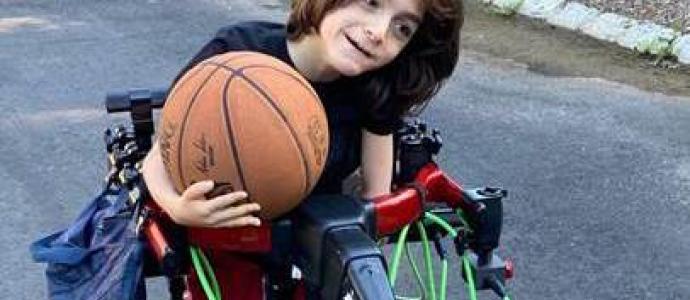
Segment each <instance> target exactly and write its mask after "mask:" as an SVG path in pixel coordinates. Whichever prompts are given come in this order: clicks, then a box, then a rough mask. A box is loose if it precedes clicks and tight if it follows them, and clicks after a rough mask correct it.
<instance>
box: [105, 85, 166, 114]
mask: <svg viewBox="0 0 690 300" xmlns="http://www.w3.org/2000/svg"><path fill="white" fill-rule="evenodd" d="M167 95H168V91H167V89H165V88H157V89H131V90H128V91H126V92H122V91H120V92H111V93H108V94H107V95H106V97H105V109H106V110H107V111H108V113H118V112H129V111H132V108H133V107H134V106H136V105H137V103H140V102H148V103H150V105H151V108H161V107H163V104H165V98H166V97H167Z"/></svg>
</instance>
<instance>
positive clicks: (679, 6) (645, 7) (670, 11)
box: [570, 0, 690, 33]
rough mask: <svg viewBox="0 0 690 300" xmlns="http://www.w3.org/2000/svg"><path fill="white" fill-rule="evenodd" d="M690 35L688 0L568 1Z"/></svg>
mask: <svg viewBox="0 0 690 300" xmlns="http://www.w3.org/2000/svg"><path fill="white" fill-rule="evenodd" d="M570 1H571V2H579V3H582V4H585V5H587V6H590V7H596V8H597V9H599V10H600V11H603V12H613V13H618V14H621V15H625V16H628V17H633V18H635V19H637V20H649V21H652V22H654V23H657V24H659V25H664V26H668V27H670V28H673V29H675V30H677V31H680V32H682V33H690V0H570Z"/></svg>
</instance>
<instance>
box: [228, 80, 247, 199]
mask: <svg viewBox="0 0 690 300" xmlns="http://www.w3.org/2000/svg"><path fill="white" fill-rule="evenodd" d="M235 76H236V74H235V73H232V74H230V77H229V78H228V80H227V81H226V82H225V87H223V100H222V101H223V102H222V108H223V119H224V120H225V129H226V130H227V131H228V135H229V136H230V137H231V138H230V139H226V140H230V147H232V156H233V158H234V159H235V167H236V168H237V173H238V175H239V176H240V183H241V184H242V188H241V189H242V190H246V189H247V182H246V180H245V178H244V170H243V169H242V162H241V161H240V158H239V154H238V152H239V147H238V146H237V142H236V140H235V133H234V131H233V130H232V121H231V120H230V111H229V109H228V98H227V97H228V88H229V87H230V82H231V81H232V79H233V78H235ZM247 201H250V202H252V200H251V195H249V196H248V197H247Z"/></svg>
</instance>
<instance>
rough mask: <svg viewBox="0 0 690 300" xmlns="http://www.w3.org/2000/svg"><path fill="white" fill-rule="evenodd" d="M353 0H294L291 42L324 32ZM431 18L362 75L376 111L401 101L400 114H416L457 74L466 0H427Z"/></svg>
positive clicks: (397, 106)
mask: <svg viewBox="0 0 690 300" xmlns="http://www.w3.org/2000/svg"><path fill="white" fill-rule="evenodd" d="M352 1H353V0H293V1H292V5H291V8H292V10H291V12H290V16H289V19H288V24H287V31H288V39H290V40H297V39H299V38H300V37H301V36H302V35H304V34H311V33H313V32H315V31H316V30H317V29H318V26H319V24H321V21H322V20H323V18H324V16H325V15H326V14H327V13H328V12H330V11H331V10H333V9H336V8H339V7H342V6H344V5H347V4H349V3H350V2H352ZM421 1H424V5H425V8H426V9H425V14H424V17H423V20H422V24H420V26H419V28H418V29H417V31H416V32H415V34H414V36H413V37H412V40H410V42H409V43H408V45H406V46H405V48H404V49H403V50H402V52H401V53H400V54H398V56H397V57H396V58H395V59H394V60H393V61H392V62H391V63H389V64H388V65H386V66H384V67H382V68H380V69H377V70H373V71H371V72H368V73H366V74H363V76H358V79H357V81H359V83H360V84H359V85H357V86H361V87H362V89H363V90H362V92H364V93H366V94H367V95H369V98H370V99H372V97H373V99H374V100H373V103H371V104H372V105H370V106H369V109H370V110H371V112H373V113H376V110H378V109H379V108H381V107H382V106H384V104H385V101H386V100H387V99H391V100H390V101H395V102H394V103H393V104H394V105H393V107H394V108H393V109H394V111H395V113H396V114H398V115H399V116H400V115H403V114H407V113H410V114H416V113H419V112H420V111H421V109H423V108H424V106H425V105H426V103H427V102H428V100H429V99H431V97H433V96H434V95H435V94H436V92H437V91H438V90H439V89H440V87H441V85H442V84H443V82H444V81H445V79H447V78H448V77H450V75H451V74H452V73H453V69H454V68H455V65H456V64H457V62H458V56H459V52H460V29H461V28H462V24H463V21H464V19H463V4H462V0H421Z"/></svg>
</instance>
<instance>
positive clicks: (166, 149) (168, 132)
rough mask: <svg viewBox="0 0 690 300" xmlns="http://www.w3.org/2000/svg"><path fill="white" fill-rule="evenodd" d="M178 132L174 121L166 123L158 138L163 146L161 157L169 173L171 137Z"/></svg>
mask: <svg viewBox="0 0 690 300" xmlns="http://www.w3.org/2000/svg"><path fill="white" fill-rule="evenodd" d="M176 132H177V124H175V123H173V122H169V123H166V124H165V126H164V127H163V130H162V133H161V135H160V138H159V140H158V143H159V145H160V147H161V158H162V159H163V165H164V166H165V170H166V171H167V172H168V174H170V151H171V150H170V146H171V143H170V139H171V138H172V137H173V136H174V135H175V133H176Z"/></svg>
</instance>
